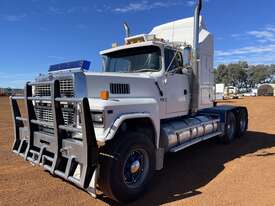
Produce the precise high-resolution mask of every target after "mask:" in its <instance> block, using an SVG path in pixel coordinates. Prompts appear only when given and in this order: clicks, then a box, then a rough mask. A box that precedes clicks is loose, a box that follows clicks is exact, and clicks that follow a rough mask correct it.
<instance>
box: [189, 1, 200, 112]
mask: <svg viewBox="0 0 275 206" xmlns="http://www.w3.org/2000/svg"><path fill="white" fill-rule="evenodd" d="M201 8H202V0H196V7H195V13H194V31H193V32H194V33H193V36H194V37H193V38H194V39H193V52H192V53H193V64H192V69H193V75H192V83H191V89H192V94H191V114H195V113H196V112H197V111H198V107H199V88H200V85H199V63H198V60H199V32H200V28H199V27H200V13H201Z"/></svg>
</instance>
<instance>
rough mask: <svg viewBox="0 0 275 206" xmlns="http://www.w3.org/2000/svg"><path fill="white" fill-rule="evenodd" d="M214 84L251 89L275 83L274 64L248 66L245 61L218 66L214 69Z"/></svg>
mask: <svg viewBox="0 0 275 206" xmlns="http://www.w3.org/2000/svg"><path fill="white" fill-rule="evenodd" d="M214 76H215V83H216V84H218V83H224V84H225V85H226V86H229V85H230V86H234V87H237V88H239V89H240V88H246V89H251V88H255V87H256V86H257V85H258V84H263V83H275V64H271V65H261V64H259V65H249V64H248V63H247V62H245V61H239V62H238V63H231V64H227V65H225V64H220V65H219V66H218V67H217V68H216V69H214Z"/></svg>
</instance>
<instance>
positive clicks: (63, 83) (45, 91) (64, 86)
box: [34, 79, 74, 97]
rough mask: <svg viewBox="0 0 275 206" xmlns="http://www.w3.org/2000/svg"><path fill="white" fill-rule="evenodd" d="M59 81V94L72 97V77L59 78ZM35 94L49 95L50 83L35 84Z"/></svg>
mask: <svg viewBox="0 0 275 206" xmlns="http://www.w3.org/2000/svg"><path fill="white" fill-rule="evenodd" d="M59 82H60V93H61V96H65V97H73V96H74V82H73V79H61V80H59ZM34 95H35V96H40V97H41V96H51V88H50V85H47V84H46V85H37V86H35V89H34Z"/></svg>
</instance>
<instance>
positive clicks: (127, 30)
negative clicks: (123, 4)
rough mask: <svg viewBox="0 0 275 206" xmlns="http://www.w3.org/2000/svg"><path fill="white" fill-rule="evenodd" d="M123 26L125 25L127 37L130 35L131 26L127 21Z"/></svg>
mask: <svg viewBox="0 0 275 206" xmlns="http://www.w3.org/2000/svg"><path fill="white" fill-rule="evenodd" d="M123 26H124V30H125V37H126V38H128V37H130V27H129V26H128V24H127V22H125V23H124V24H123Z"/></svg>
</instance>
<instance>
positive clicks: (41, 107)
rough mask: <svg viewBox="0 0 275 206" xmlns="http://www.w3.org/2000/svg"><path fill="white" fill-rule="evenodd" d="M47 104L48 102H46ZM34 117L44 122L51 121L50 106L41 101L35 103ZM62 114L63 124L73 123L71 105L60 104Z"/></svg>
mask: <svg viewBox="0 0 275 206" xmlns="http://www.w3.org/2000/svg"><path fill="white" fill-rule="evenodd" d="M47 105H49V104H47ZM35 114H36V118H37V119H38V120H40V121H44V122H50V123H52V122H53V113H52V108H51V106H46V105H45V104H43V103H40V104H37V105H36V106H35ZM62 114H63V118H64V123H65V125H75V124H76V115H75V109H74V107H73V105H66V107H65V105H62Z"/></svg>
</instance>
